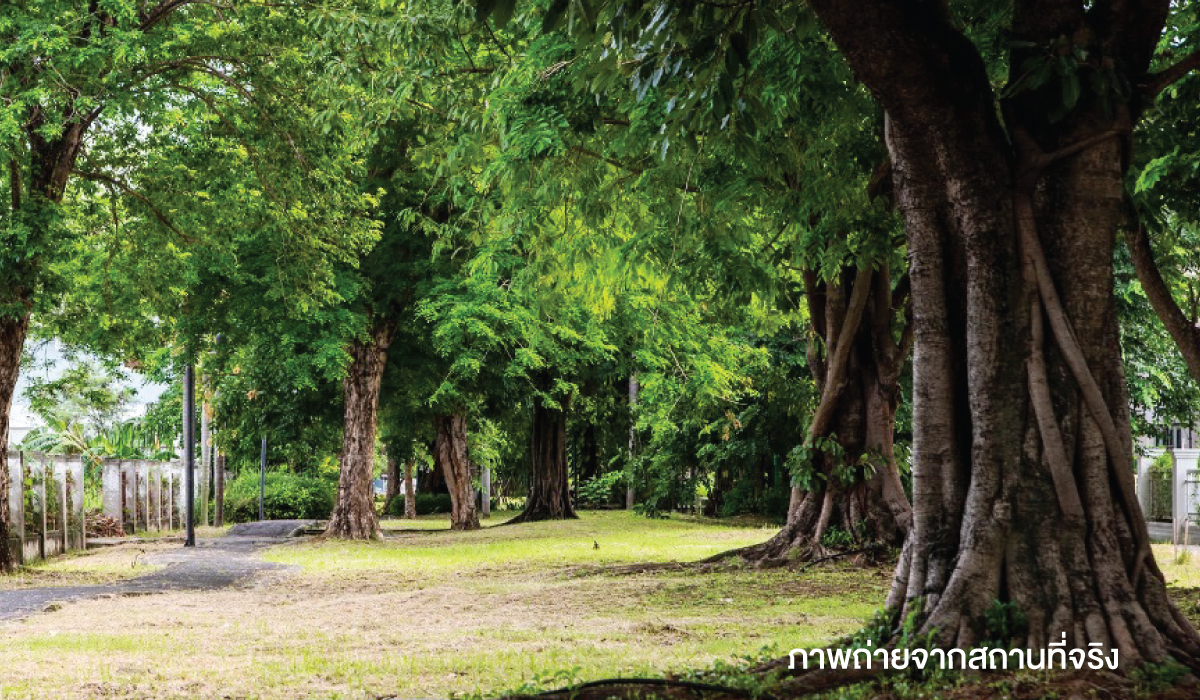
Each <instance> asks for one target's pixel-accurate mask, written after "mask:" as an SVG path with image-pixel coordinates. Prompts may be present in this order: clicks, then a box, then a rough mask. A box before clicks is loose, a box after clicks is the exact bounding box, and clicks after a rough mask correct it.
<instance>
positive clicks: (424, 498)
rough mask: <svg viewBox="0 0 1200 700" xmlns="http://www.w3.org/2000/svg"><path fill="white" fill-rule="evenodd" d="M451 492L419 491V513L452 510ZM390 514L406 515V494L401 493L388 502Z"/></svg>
mask: <svg viewBox="0 0 1200 700" xmlns="http://www.w3.org/2000/svg"><path fill="white" fill-rule="evenodd" d="M450 503H451V502H450V494H448V493H418V494H417V515H433V514H435V513H449V512H450V507H451V506H450ZM387 514H388V515H393V516H395V517H397V518H403V517H404V496H403V495H399V496H396V497H395V498H393V499H392V502H391V503H389V504H388V509H387Z"/></svg>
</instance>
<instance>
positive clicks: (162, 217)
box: [71, 170, 196, 243]
mask: <svg viewBox="0 0 1200 700" xmlns="http://www.w3.org/2000/svg"><path fill="white" fill-rule="evenodd" d="M71 172H72V174H74V175H78V176H79V177H81V178H83V179H85V180H92V181H93V182H103V183H106V184H108V185H111V186H113V187H116V188H117V189H119V190H121V191H122V192H124V193H125V194H127V195H129V196H130V197H133V198H134V199H137V200H138V201H140V202H141V203H142V204H145V205H146V208H147V209H149V210H150V213H151V214H153V215H154V218H155V219H158V221H159V223H161V224H162V225H163V226H166V227H167V228H168V229H170V230H171V232H172V233H174V234H175V235H176V236H179V237H180V238H181V239H183V240H184V241H186V242H187V243H195V242H196V239H195V238H192V237H191V236H189V235H187V234H185V233H184V232H182V231H180V230H179V229H178V228H176V227H175V224H173V223H171V220H170V219H169V218H167V215H166V214H163V213H162V211H161V210H160V209H159V208H158V207H156V206H154V202H151V201H150V200H149V199H147V198H146V196H145V195H143V194H142V193H141V192H138V191H137V190H135V189H133V188H132V187H130V186H129V185H127V184H126V183H124V182H123V181H121V180H118V179H117V178H115V177H112V176H111V175H105V174H104V173H94V172H90V171H86V170H72V171H71Z"/></svg>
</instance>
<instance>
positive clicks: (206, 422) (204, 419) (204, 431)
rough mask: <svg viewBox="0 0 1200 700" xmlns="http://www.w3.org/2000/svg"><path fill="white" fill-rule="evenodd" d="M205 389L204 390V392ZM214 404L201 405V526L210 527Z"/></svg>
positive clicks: (203, 381)
mask: <svg viewBox="0 0 1200 700" xmlns="http://www.w3.org/2000/svg"><path fill="white" fill-rule="evenodd" d="M207 379H208V378H207V377H205V378H203V379H201V380H200V385H201V386H202V387H203V386H204V385H206V384H207V383H208V381H207ZM203 390H204V389H202V391H203ZM212 413H213V411H212V404H211V403H209V402H208V399H207V398H206V399H205V400H204V401H203V402H202V403H201V404H200V494H199V495H198V496H197V500H199V501H200V524H201V525H204V526H207V525H208V500H209V497H210V496H211V494H212V489H211V488H210V487H209V485H210V484H211V483H212V480H211V479H210V475H211V474H212V457H213V453H212Z"/></svg>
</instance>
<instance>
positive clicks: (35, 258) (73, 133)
mask: <svg viewBox="0 0 1200 700" xmlns="http://www.w3.org/2000/svg"><path fill="white" fill-rule="evenodd" d="M18 73H19V71H18ZM26 110H27V111H26V117H27V119H25V120H24V123H23V128H24V130H25V137H26V141H27V143H28V151H27V153H28V156H29V157H28V160H27V161H26V163H28V166H29V167H28V171H27V174H28V177H27V178H26V177H25V175H26V173H25V172H23V170H24V167H23V166H24V165H25V164H24V163H22V162H21V161H20V160H19V159H18V158H16V157H14V158H13V159H11V160H10V161H9V163H8V167H9V176H8V180H9V183H8V184H9V190H10V197H11V209H10V211H9V225H10V226H11V225H16V226H18V227H24V229H25V231H24V234H23V236H22V237H23V238H24V241H23V243H21V244H20V245H18V244H17V242H16V241H13V242H12V243H10V242H9V240H7V239H6V240H5V245H6V246H9V245H14V246H17V247H16V248H15V249H13V250H6V254H7V255H8V256H9V259H8V260H7V261H6V263H5V272H4V276H3V278H0V308H3V309H4V310H3V311H0V457H2V456H3V455H4V454H6V452H7V450H8V424H9V420H10V411H11V410H12V399H13V393H14V392H15V391H16V385H17V376H18V374H19V373H20V371H21V350H22V349H23V348H24V346H25V335H26V333H27V331H28V330H29V311H30V309H32V308H33V301H34V300H33V294H34V290H35V289H37V288H39V287H40V286H41V284H42V278H43V275H44V274H45V273H44V266H43V264H42V263H43V262H44V261H45V260H44V258H45V256H44V252H45V251H46V250H52V249H53V245H54V244H52V243H51V237H52V236H53V235H54V231H53V228H52V227H53V226H55V225H57V224H55V223H51V222H56V221H57V211H56V210H57V209H58V205H59V204H60V203H61V202H62V200H63V196H64V195H65V193H66V188H67V182H68V180H70V176H71V171H72V169H73V168H74V167H75V161H76V159H77V157H78V155H79V151H80V149H81V148H82V146H83V137H84V135H85V134H86V133H87V130H88V129H89V128H90V127H91V125H92V122H94V121H95V120H96V117H98V116H99V114H100V108H98V107H97V108H93V109H91V110H90V111H87V112H77V111H75V110H68V111H69V113H70V114H71V117H70V120H69V121H68V122H67V123H62V124H60V125H59V126H60V128H58V129H49V130H47V129H45V127H46V121H47V113H46V112H45V111H43V108H42V107H41V106H39V105H30V106H28V107H26ZM46 131H51V132H55V133H56V135H55V136H53V137H47V136H46ZM21 150H22V149H18V151H21ZM14 313H16V314H19V315H14ZM0 472H3V473H0V501H2V503H0V572H7V571H11V570H12V569H13V566H14V565H15V562H14V561H13V558H12V554H11V553H10V552H9V551H8V537H9V535H10V534H12V533H10V532H9V528H10V524H9V517H10V516H9V512H8V468H7V466H5V467H4V468H0ZM22 536H23V533H22Z"/></svg>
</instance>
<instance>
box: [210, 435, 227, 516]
mask: <svg viewBox="0 0 1200 700" xmlns="http://www.w3.org/2000/svg"><path fill="white" fill-rule="evenodd" d="M213 476H214V479H213V481H214V483H215V484H216V488H215V491H216V496H215V497H214V500H215V502H216V503H215V505H214V512H213V525H215V526H217V527H224V526H225V452H223V451H218V452H217V466H216V470H215V474H214V475H213Z"/></svg>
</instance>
